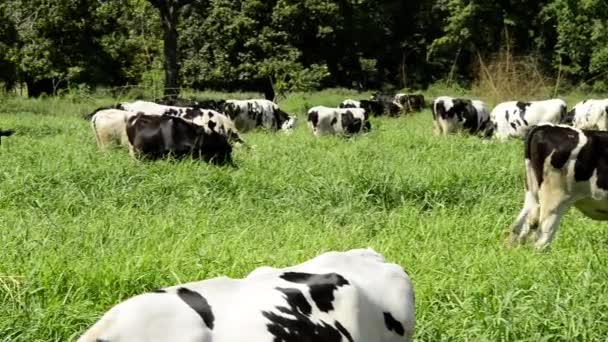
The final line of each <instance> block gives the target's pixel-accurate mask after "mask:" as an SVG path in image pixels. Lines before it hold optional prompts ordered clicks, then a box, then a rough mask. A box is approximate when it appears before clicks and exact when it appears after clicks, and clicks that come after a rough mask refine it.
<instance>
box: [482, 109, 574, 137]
mask: <svg viewBox="0 0 608 342" xmlns="http://www.w3.org/2000/svg"><path fill="white" fill-rule="evenodd" d="M565 114H566V102H564V101H563V100H560V99H551V100H545V101H532V102H523V101H509V102H503V103H500V104H498V105H497V106H496V107H494V109H493V110H492V113H490V120H491V121H492V125H489V127H488V130H487V131H486V136H487V137H491V136H495V137H496V138H498V139H499V140H506V139H508V138H512V137H514V138H524V137H525V136H526V133H527V132H528V131H529V130H530V128H531V127H532V126H535V125H538V124H542V123H559V122H560V121H561V120H562V118H563V117H564V116H565Z"/></svg>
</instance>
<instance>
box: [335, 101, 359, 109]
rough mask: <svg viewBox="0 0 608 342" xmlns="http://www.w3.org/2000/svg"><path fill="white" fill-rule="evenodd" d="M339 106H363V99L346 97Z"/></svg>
mask: <svg viewBox="0 0 608 342" xmlns="http://www.w3.org/2000/svg"><path fill="white" fill-rule="evenodd" d="M339 108H361V101H358V100H353V99H346V100H344V101H342V102H341V103H340V106H339Z"/></svg>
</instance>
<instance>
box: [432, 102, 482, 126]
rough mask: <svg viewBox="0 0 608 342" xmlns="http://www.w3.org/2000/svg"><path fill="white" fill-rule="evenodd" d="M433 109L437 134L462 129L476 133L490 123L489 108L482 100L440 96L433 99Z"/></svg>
mask: <svg viewBox="0 0 608 342" xmlns="http://www.w3.org/2000/svg"><path fill="white" fill-rule="evenodd" d="M431 109H432V113H433V126H434V127H435V134H438V135H441V134H443V135H446V134H450V133H456V132H458V131H461V130H462V131H465V132H468V133H471V134H475V133H478V132H480V131H483V130H484V129H486V126H487V125H488V124H489V118H490V116H489V113H488V109H487V108H486V105H485V103H483V102H482V101H478V100H469V99H461V98H453V97H450V96H440V97H438V98H436V99H435V100H434V101H433V106H432V108H431Z"/></svg>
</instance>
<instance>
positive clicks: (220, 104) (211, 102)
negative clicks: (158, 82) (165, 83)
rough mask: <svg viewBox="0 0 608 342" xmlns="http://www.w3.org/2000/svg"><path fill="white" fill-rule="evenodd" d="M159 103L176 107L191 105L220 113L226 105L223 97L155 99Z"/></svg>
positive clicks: (191, 106)
mask: <svg viewBox="0 0 608 342" xmlns="http://www.w3.org/2000/svg"><path fill="white" fill-rule="evenodd" d="M155 103H157V104H161V105H166V106H174V107H190V108H199V109H211V110H214V111H216V112H219V113H223V112H224V105H225V104H226V101H225V100H221V99H191V100H188V99H180V98H177V99H172V98H164V99H161V100H158V101H155Z"/></svg>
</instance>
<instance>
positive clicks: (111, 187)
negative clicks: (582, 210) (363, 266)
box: [0, 90, 608, 341]
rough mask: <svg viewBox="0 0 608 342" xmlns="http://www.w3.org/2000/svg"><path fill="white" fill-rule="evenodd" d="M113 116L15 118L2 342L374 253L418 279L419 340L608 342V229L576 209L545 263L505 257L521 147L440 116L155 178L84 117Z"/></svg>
mask: <svg viewBox="0 0 608 342" xmlns="http://www.w3.org/2000/svg"><path fill="white" fill-rule="evenodd" d="M217 95H218V96H222V94H217ZM343 95H347V96H349V97H351V95H352V96H358V95H360V94H356V93H347V94H344V93H342V91H339V90H332V91H328V92H327V93H313V94H298V95H295V96H291V97H289V98H287V99H285V100H284V101H282V103H281V104H282V105H283V106H284V107H285V109H286V110H288V111H291V112H296V113H298V114H299V115H303V114H304V112H305V110H304V109H305V108H306V107H307V106H308V105H315V104H332V103H333V104H336V103H337V102H336V101H337V100H340V99H342V98H341V97H342V96H343ZM361 95H363V94H361ZM223 96H225V97H228V96H230V97H234V96H238V95H227V94H224V95H223ZM106 100H111V99H110V98H101V99H97V98H96V99H93V100H90V101H85V102H82V103H72V102H70V101H69V100H67V99H62V100H56V99H43V100H40V101H41V103H44V104H46V105H42V104H36V103H37V102H36V101H35V100H34V101H30V100H27V101H26V100H22V99H21V100H19V99H17V100H10V101H11V102H10V103H11V105H13V107H10V106H3V107H2V110H3V113H2V114H0V127H2V128H5V127H6V128H8V127H15V128H16V129H17V135H15V136H13V137H11V138H9V139H4V140H3V142H2V145H1V146H0V160H1V165H0V217H1V218H2V219H1V220H0V246H2V252H0V338H2V339H3V340H6V341H66V340H73V339H74V338H75V337H76V336H78V335H79V334H80V333H82V332H83V330H84V329H86V327H87V326H89V325H90V324H92V323H93V322H94V321H95V320H96V319H97V318H99V316H100V315H101V314H102V313H103V312H104V311H106V310H107V309H108V308H110V307H111V306H112V305H114V304H116V303H118V302H119V301H121V300H124V299H126V298H128V297H129V296H132V295H135V294H138V293H142V292H144V291H148V290H152V289H155V288H159V287H164V286H169V285H174V284H177V283H181V282H187V281H193V280H199V279H204V278H210V277H215V276H220V275H227V276H231V277H242V276H244V275H246V274H247V273H249V272H250V271H251V270H253V269H254V268H256V267H258V266H261V265H271V266H275V267H281V266H286V265H291V264H295V263H299V262H302V261H304V260H305V259H308V258H311V257H313V256H315V255H317V254H318V253H321V252H324V251H328V250H345V249H350V248H360V247H367V246H370V247H373V248H375V249H376V250H378V251H379V252H381V253H383V254H384V255H385V256H386V257H387V258H388V259H389V260H391V261H393V262H396V263H399V264H400V265H402V266H403V267H404V268H405V269H406V270H407V272H408V273H409V274H410V275H411V277H412V279H413V282H414V286H415V291H416V309H417V312H416V316H417V332H416V338H417V340H418V341H594V340H604V339H605V337H606V336H607V335H608V317H607V316H606V314H605V313H606V312H607V309H608V286H607V285H606V284H607V283H606V279H607V275H606V269H607V267H606V266H607V265H606V262H607V261H606V258H605V257H604V255H606V254H607V252H608V247H607V246H608V244H607V243H608V238H607V235H606V234H605V229H604V228H603V226H602V225H601V224H599V223H596V222H593V221H590V220H588V219H586V218H584V217H583V216H582V215H581V214H579V213H578V212H575V211H571V212H570V213H569V214H568V215H566V217H565V219H564V221H563V222H562V229H561V231H560V232H559V236H558V238H557V240H556V241H555V243H554V245H553V251H552V252H550V253H547V254H537V253H535V252H533V251H531V250H530V249H529V248H518V249H508V248H505V247H504V246H503V245H502V243H501V242H502V240H503V238H504V236H505V231H506V228H507V227H508V225H509V224H510V222H511V220H512V219H513V218H514V216H515V215H516V214H517V212H518V210H519V209H520V205H521V204H522V200H523V193H522V187H523V186H522V180H523V163H522V152H521V150H522V143H521V142H519V141H512V142H509V143H506V144H498V143H489V144H484V143H481V142H480V141H479V140H478V139H476V138H474V137H466V136H452V137H447V138H438V137H435V136H433V135H432V133H431V132H432V129H431V127H432V125H431V115H430V113H429V112H428V111H425V112H423V113H420V114H416V115H414V116H409V117H406V118H399V119H388V118H381V119H377V118H373V122H372V125H373V130H372V132H371V133H370V134H368V135H365V136H361V137H356V138H351V139H340V138H337V137H328V138H325V139H315V138H314V137H313V136H312V135H311V134H310V132H309V130H308V128H307V127H306V125H305V124H304V122H300V126H299V127H298V129H297V130H296V131H295V133H294V134H292V135H283V134H268V133H263V132H254V133H247V134H245V135H244V137H245V139H246V140H247V141H248V142H249V143H251V144H254V145H256V146H257V148H256V149H253V150H238V149H237V150H236V152H235V159H236V162H237V163H238V165H239V168H238V169H230V168H218V167H214V166H211V165H207V164H204V163H196V162H191V161H183V162H170V161H161V162H154V163H145V162H137V161H134V160H132V159H131V158H130V157H129V155H128V153H127V152H126V151H123V150H120V149H116V150H114V151H111V152H110V153H101V152H99V151H98V150H97V148H96V146H95V142H94V138H93V135H92V133H91V131H90V128H89V126H88V123H87V122H85V121H83V120H82V119H80V118H79V115H80V114H81V113H80V111H81V110H90V109H91V108H93V107H95V106H97V105H98V104H99V103H102V102H105V101H106ZM45 101H46V102H45ZM51 104H54V105H55V106H56V107H55V108H53V110H45V109H44V108H45V107H50V105H51ZM85 107H86V108H85ZM10 108H14V112H10V113H7V111H9V110H11V109H10ZM41 114H53V115H41Z"/></svg>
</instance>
